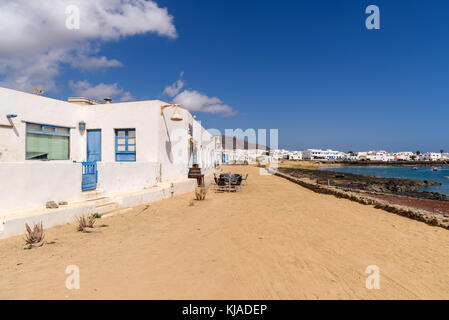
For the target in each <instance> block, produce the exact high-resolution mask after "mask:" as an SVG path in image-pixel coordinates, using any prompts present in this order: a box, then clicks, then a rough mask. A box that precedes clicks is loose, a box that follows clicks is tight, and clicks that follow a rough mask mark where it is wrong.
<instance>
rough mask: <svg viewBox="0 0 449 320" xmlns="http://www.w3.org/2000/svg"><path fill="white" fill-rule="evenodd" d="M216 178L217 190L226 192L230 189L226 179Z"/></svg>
mask: <svg viewBox="0 0 449 320" xmlns="http://www.w3.org/2000/svg"><path fill="white" fill-rule="evenodd" d="M214 179H215V192H224V191H228V182H227V181H226V179H223V178H216V177H214Z"/></svg>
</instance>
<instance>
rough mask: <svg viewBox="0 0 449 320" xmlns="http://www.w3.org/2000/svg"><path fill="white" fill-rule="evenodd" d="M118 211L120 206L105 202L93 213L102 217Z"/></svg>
mask: <svg viewBox="0 0 449 320" xmlns="http://www.w3.org/2000/svg"><path fill="white" fill-rule="evenodd" d="M118 209H120V205H119V204H118V203H117V202H106V203H103V204H101V205H98V206H96V207H95V212H96V213H98V214H100V215H104V214H107V213H110V212H112V211H116V210H118Z"/></svg>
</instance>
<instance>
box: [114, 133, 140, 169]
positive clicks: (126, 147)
mask: <svg viewBox="0 0 449 320" xmlns="http://www.w3.org/2000/svg"><path fill="white" fill-rule="evenodd" d="M115 161H118V162H135V161H136V129H115Z"/></svg>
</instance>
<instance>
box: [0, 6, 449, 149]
mask: <svg viewBox="0 0 449 320" xmlns="http://www.w3.org/2000/svg"><path fill="white" fill-rule="evenodd" d="M8 1H9V0H8ZM72 2H75V3H76V1H72ZM155 2H156V3H157V5H158V6H159V7H160V8H167V10H168V11H167V12H168V15H170V16H172V17H173V20H172V24H173V25H174V26H175V28H176V36H173V35H170V33H169V31H162V33H164V32H165V35H164V34H160V33H161V32H160V31H159V34H157V33H155V32H151V31H149V32H141V34H137V35H134V34H131V35H126V34H125V35H124V36H122V37H117V38H114V39H112V40H110V39H101V37H99V36H97V38H95V37H91V38H89V39H88V41H86V42H87V43H89V44H90V46H96V48H95V49H94V50H91V51H90V52H89V54H91V55H96V56H98V57H100V56H105V57H107V59H109V60H114V61H115V60H116V61H119V62H120V65H121V66H113V65H114V63H111V67H105V68H98V69H95V71H93V72H92V71H89V70H85V69H80V68H76V67H74V65H73V63H72V65H70V64H68V63H59V64H58V71H57V72H56V73H55V74H54V75H53V78H52V80H53V81H54V84H55V85H54V88H52V89H51V90H50V91H48V92H47V93H46V96H49V97H55V98H60V99H66V98H67V96H71V95H74V93H76V92H77V89H78V90H79V89H80V88H81V89H82V88H84V87H83V85H81V83H84V84H85V83H89V85H90V86H96V85H98V84H101V83H103V84H106V85H112V84H116V88H120V90H121V94H122V95H124V93H128V96H130V97H132V98H134V99H137V100H141V99H163V100H169V101H170V100H171V99H172V97H170V96H168V95H166V94H163V91H164V89H165V88H166V86H169V85H172V84H173V83H175V81H177V80H179V79H180V75H181V73H182V72H183V76H182V78H181V79H182V83H183V87H182V89H181V91H180V92H182V91H183V90H187V91H188V92H197V93H199V94H201V95H204V96H207V97H208V98H213V97H216V98H217V99H219V101H218V100H217V101H215V102H213V104H219V105H220V106H221V107H223V106H225V107H226V108H228V109H226V108H225V109H220V110H228V111H229V108H230V109H232V112H218V113H210V112H198V113H196V114H197V115H198V118H199V119H200V120H202V122H203V125H204V126H205V127H207V128H218V129H224V128H243V129H247V128H256V129H257V128H264V129H271V128H273V129H279V142H280V147H283V148H288V149H305V148H311V147H317V148H334V149H338V150H342V151H348V150H354V151H360V150H365V149H386V150H388V151H416V150H421V151H431V150H434V151H439V150H440V149H441V148H443V149H445V150H449V139H448V134H447V127H448V126H447V122H448V121H449V105H448V104H449V87H448V86H449V77H448V75H449V22H448V21H447V12H449V4H448V3H447V1H444V0H442V1H437V0H430V1H423V0H419V1H418V0H407V1H405V0H404V1H400V0H396V1H391V0H390V1H379V0H373V1H360V0H346V1H341V0H313V1H312V0H302V1H299V0H298V1H293V0H291V1H276V2H274V1H251V0H243V1H242V0H239V1H234V0H228V1H218V0H189V1H185V0H184V1H181V0H157V1H155ZM370 4H375V5H378V6H379V8H380V12H381V17H380V21H381V29H380V30H367V29H366V28H365V19H366V17H367V14H365V8H366V7H367V6H368V5H370ZM0 28H1V27H0ZM81 30H82V29H81ZM158 30H160V29H158ZM164 30H166V29H164ZM0 40H1V39H0ZM47 49H48V48H47ZM93 52H94V53H93ZM0 57H1V51H0ZM0 62H1V61H0ZM1 70H2V68H1V63H0V79H1ZM3 76H5V75H3ZM70 83H71V84H72V85H70ZM5 86H8V85H5ZM78 92H79V91H78ZM211 104H212V102H211ZM204 110H206V109H204ZM230 113H235V114H233V115H229V114H230Z"/></svg>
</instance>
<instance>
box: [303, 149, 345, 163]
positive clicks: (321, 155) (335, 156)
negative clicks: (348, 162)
mask: <svg viewBox="0 0 449 320" xmlns="http://www.w3.org/2000/svg"><path fill="white" fill-rule="evenodd" d="M302 158H303V159H304V160H343V159H345V158H346V154H345V153H344V152H341V151H335V150H330V149H328V150H321V149H307V150H304V151H302Z"/></svg>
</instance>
